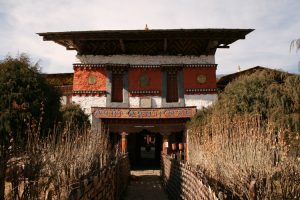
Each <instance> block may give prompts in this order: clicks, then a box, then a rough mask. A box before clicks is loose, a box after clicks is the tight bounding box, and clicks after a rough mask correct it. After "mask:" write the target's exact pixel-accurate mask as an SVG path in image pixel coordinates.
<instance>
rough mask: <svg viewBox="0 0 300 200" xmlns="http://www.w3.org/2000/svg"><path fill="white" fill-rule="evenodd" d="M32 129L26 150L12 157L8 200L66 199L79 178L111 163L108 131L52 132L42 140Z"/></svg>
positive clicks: (9, 169)
mask: <svg viewBox="0 0 300 200" xmlns="http://www.w3.org/2000/svg"><path fill="white" fill-rule="evenodd" d="M37 133H38V132H30V133H29V137H28V142H27V146H26V151H25V152H22V153H20V154H19V155H18V159H15V158H14V159H11V160H10V162H9V167H8V171H7V181H9V182H7V183H8V185H7V188H11V190H10V191H9V192H8V191H6V198H7V199H66V197H67V196H68V194H69V192H70V191H71V190H72V189H73V188H74V187H77V183H78V181H79V180H81V179H83V178H84V177H86V176H88V175H90V174H92V173H97V172H98V171H99V170H100V169H101V167H102V166H105V165H107V164H108V163H109V162H110V159H112V158H111V154H110V152H108V150H109V149H110V147H109V142H108V138H107V137H108V134H107V133H106V132H105V131H104V129H103V130H102V131H100V132H92V131H89V130H85V131H84V133H81V134H77V133H70V132H68V130H65V131H64V133H62V134H59V133H57V134H51V136H50V137H48V138H46V139H39V137H38V134H37Z"/></svg>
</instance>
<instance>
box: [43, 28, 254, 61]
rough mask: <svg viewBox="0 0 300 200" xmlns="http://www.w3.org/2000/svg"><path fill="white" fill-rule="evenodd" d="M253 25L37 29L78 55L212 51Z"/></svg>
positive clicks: (209, 53)
mask: <svg viewBox="0 0 300 200" xmlns="http://www.w3.org/2000/svg"><path fill="white" fill-rule="evenodd" d="M253 30H254V29H153V30H100V31H70V32H46V33H38V35H40V36H42V37H43V40H45V41H54V42H56V43H58V44H60V45H62V46H65V47H66V49H67V50H76V51H77V53H78V54H79V55H119V54H126V55H214V54H215V52H216V49H217V48H229V45H230V44H232V43H233V42H235V41H237V40H239V39H245V36H246V35H247V34H248V33H250V32H252V31H253Z"/></svg>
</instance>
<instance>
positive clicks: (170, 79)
mask: <svg viewBox="0 0 300 200" xmlns="http://www.w3.org/2000/svg"><path fill="white" fill-rule="evenodd" d="M166 101H167V102H178V86H177V72H176V71H170V72H167V98H166Z"/></svg>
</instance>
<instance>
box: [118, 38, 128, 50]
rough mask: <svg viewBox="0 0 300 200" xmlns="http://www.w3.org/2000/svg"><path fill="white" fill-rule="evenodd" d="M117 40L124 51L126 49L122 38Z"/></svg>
mask: <svg viewBox="0 0 300 200" xmlns="http://www.w3.org/2000/svg"><path fill="white" fill-rule="evenodd" d="M119 42H120V47H121V50H122V52H123V53H125V51H126V49H125V44H124V41H123V39H119Z"/></svg>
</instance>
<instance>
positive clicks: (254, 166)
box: [190, 115, 300, 199]
mask: <svg viewBox="0 0 300 200" xmlns="http://www.w3.org/2000/svg"><path fill="white" fill-rule="evenodd" d="M287 132H289V130H278V129H277V128H275V126H274V124H273V123H271V122H269V123H267V124H266V125H263V123H262V121H261V117H260V116H259V115H243V116H235V117H234V118H233V119H232V120H230V118H229V116H226V115H222V116H221V115H220V116H216V115H214V116H211V117H210V118H209V119H206V121H203V122H202V123H201V124H199V126H198V127H194V129H192V130H191V132H190V133H191V137H190V139H191V143H192V144H191V145H192V147H191V148H192V149H193V151H191V155H190V156H191V160H192V162H193V163H194V164H197V165H199V167H200V168H201V169H202V170H203V171H204V172H205V174H207V175H208V176H209V177H210V178H211V179H213V180H216V181H217V182H220V183H222V185H223V186H224V187H226V188H229V189H230V191H231V192H233V194H234V195H235V196H238V197H239V198H241V199H252V197H251V195H253V194H251V187H250V185H251V184H254V185H253V186H252V187H255V188H253V190H254V193H255V196H256V198H257V199H293V198H300V177H299V173H300V166H299V164H300V163H299V161H298V160H299V158H298V160H297V158H296V157H294V156H292V155H291V154H289V149H290V147H291V146H290V145H289V143H288V141H287V138H286V133H287ZM297 138H298V139H297ZM294 139H295V140H298V142H299V134H298V137H295V138H294ZM290 140H291V138H289V141H290Z"/></svg>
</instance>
